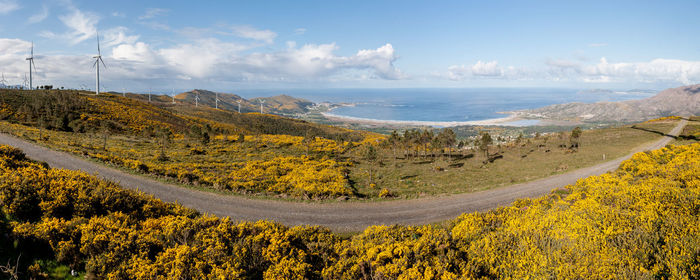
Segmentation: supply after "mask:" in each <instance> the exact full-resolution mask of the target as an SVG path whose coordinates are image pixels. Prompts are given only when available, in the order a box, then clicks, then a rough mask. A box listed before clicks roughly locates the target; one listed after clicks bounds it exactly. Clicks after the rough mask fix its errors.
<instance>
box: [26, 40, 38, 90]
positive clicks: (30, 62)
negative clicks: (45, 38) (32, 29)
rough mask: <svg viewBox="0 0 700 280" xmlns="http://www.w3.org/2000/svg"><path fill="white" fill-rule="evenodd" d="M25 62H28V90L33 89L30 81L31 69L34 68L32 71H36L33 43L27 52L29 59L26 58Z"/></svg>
mask: <svg viewBox="0 0 700 280" xmlns="http://www.w3.org/2000/svg"><path fill="white" fill-rule="evenodd" d="M26 60H29V89H33V88H34V83H33V81H32V67H34V71H36V64H34V42H32V49H31V51H30V52H29V57H27V59H26Z"/></svg>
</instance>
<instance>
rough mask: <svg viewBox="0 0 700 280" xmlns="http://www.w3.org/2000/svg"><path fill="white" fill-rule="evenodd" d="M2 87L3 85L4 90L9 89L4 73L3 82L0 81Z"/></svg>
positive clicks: (3, 73)
mask: <svg viewBox="0 0 700 280" xmlns="http://www.w3.org/2000/svg"><path fill="white" fill-rule="evenodd" d="M0 85H2V88H6V87H7V80H5V72H2V80H0Z"/></svg>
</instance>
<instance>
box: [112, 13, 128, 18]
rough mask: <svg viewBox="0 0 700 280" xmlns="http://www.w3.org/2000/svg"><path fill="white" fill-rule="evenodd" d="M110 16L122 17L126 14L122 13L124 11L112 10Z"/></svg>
mask: <svg viewBox="0 0 700 280" xmlns="http://www.w3.org/2000/svg"><path fill="white" fill-rule="evenodd" d="M112 16H113V17H121V18H123V17H126V14H124V13H122V12H112Z"/></svg>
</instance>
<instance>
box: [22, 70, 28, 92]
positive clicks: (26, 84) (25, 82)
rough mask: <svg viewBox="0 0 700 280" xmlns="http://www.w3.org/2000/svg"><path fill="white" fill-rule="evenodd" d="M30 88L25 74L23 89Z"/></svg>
mask: <svg viewBox="0 0 700 280" xmlns="http://www.w3.org/2000/svg"><path fill="white" fill-rule="evenodd" d="M28 86H29V80H27V73H24V80H23V81H22V89H27V87H28Z"/></svg>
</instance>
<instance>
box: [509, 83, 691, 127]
mask: <svg viewBox="0 0 700 280" xmlns="http://www.w3.org/2000/svg"><path fill="white" fill-rule="evenodd" d="M515 113H516V114H517V115H519V116H521V117H524V118H534V119H552V120H571V121H580V122H639V121H645V120H649V119H654V118H659V117H667V116H673V115H676V116H694V115H700V84H698V85H691V86H684V87H678V88H671V89H667V90H664V91H661V92H659V93H658V94H657V95H655V96H652V97H649V98H646V99H642V100H630V101H621V102H598V103H567V104H557V105H551V106H546V107H542V108H538V109H533V110H523V111H518V112H515Z"/></svg>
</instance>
